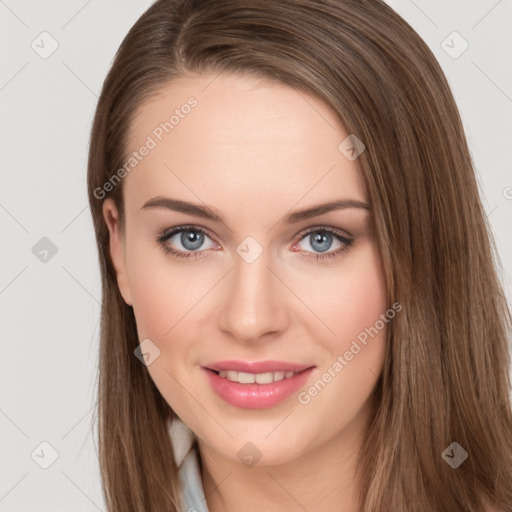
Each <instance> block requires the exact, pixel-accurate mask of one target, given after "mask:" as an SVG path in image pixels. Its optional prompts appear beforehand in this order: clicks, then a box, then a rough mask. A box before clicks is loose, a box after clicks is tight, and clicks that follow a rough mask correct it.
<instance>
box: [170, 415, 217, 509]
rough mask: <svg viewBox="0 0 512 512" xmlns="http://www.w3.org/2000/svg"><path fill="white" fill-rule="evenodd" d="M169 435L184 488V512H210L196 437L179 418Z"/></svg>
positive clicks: (172, 424) (173, 422)
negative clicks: (202, 478)
mask: <svg viewBox="0 0 512 512" xmlns="http://www.w3.org/2000/svg"><path fill="white" fill-rule="evenodd" d="M169 435H170V437H171V441H172V446H173V449H174V461H175V462H176V466H177V467H178V472H179V477H180V480H181V485H182V488H183V506H184V509H183V511H182V512H208V507H207V505H206V498H205V496H204V490H203V484H202V481H201V471H200V468H199V451H198V449H197V442H196V441H197V437H196V435H195V434H194V432H192V430H191V429H190V428H189V427H188V426H187V425H186V424H185V423H184V422H183V421H182V420H181V419H179V418H176V419H174V420H172V421H171V423H170V426H169Z"/></svg>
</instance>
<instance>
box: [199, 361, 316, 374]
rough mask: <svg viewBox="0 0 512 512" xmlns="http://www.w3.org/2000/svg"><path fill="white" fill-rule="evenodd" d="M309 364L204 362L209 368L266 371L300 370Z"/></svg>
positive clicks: (205, 366) (251, 371)
mask: <svg viewBox="0 0 512 512" xmlns="http://www.w3.org/2000/svg"><path fill="white" fill-rule="evenodd" d="M311 366H313V365H311V364H296V363H288V362H286V361H254V362H252V363H251V362H249V361H219V362H216V363H209V364H204V365H203V367H204V368H209V369H210V370H217V371H219V370H233V371H235V372H247V373H266V372H301V371H303V370H306V369H307V368H310V367H311Z"/></svg>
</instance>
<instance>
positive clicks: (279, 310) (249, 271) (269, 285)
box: [219, 243, 286, 341]
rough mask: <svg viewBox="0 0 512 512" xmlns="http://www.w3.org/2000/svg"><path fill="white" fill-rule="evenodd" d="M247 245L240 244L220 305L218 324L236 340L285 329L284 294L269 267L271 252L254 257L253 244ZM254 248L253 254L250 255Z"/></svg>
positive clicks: (258, 336) (257, 337)
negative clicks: (248, 255) (245, 250)
mask: <svg viewBox="0 0 512 512" xmlns="http://www.w3.org/2000/svg"><path fill="white" fill-rule="evenodd" d="M247 247H248V246H247V245H244V244H243V243H242V244H240V246H239V248H238V250H237V253H238V254H237V256H236V258H235V261H234V268H233V271H232V272H230V273H229V277H228V279H227V284H226V286H225V287H224V295H223V297H222V299H221V300H222V303H221V305H220V308H221V311H220V316H219V323H220V325H219V327H220V328H221V329H222V330H224V331H228V332H230V333H231V334H232V335H233V336H234V337H235V338H236V339H237V340H240V341H252V340H257V339H259V338H260V337H262V336H263V335H265V334H267V333H271V332H276V331H280V330H282V329H284V327H285V323H286V311H285V297H283V296H282V291H283V290H281V289H280V288H279V283H278V282H277V281H278V279H277V278H276V277H275V276H274V274H273V273H272V272H271V271H270V270H269V268H268V267H269V266H270V264H271V262H270V257H269V253H268V252H265V251H263V252H261V254H260V255H259V256H257V257H256V258H255V259H253V258H254V247H251V246H250V245H249V251H247V252H246V253H244V251H243V249H244V248H245V249H247ZM251 250H252V251H253V253H252V257H247V254H250V252H251Z"/></svg>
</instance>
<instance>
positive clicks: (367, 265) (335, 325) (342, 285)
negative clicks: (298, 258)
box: [301, 243, 388, 353]
mask: <svg viewBox="0 0 512 512" xmlns="http://www.w3.org/2000/svg"><path fill="white" fill-rule="evenodd" d="M324 270H326V272H324ZM311 282H314V283H315V284H314V286H311V284H309V285H308V287H307V288H306V287H303V289H302V290H301V293H302V296H303V297H304V298H305V299H307V300H306V302H307V304H308V306H309V307H310V309H311V311H312V312H313V313H314V314H315V319H314V322H315V325H316V327H317V329H316V333H317V336H318V333H319V331H318V327H319V323H318V321H319V319H320V320H321V321H322V322H323V323H324V326H325V327H326V328H325V329H322V332H323V333H324V334H323V335H322V339H323V340H325V341H324V343H325V344H326V348H327V349H328V350H329V352H331V353H334V352H336V353H339V351H340V350H345V346H346V345H350V341H351V340H352V339H355V338H356V337H357V336H358V335H359V334H360V333H362V332H365V329H367V328H370V327H371V326H373V325H374V324H375V322H376V321H377V320H378V319H379V318H380V315H381V314H385V313H386V310H387V309H388V304H387V297H386V285H385V278H384V275H383V271H382V266H381V262H380V257H379V254H378V250H377V249H376V248H375V246H374V245H373V244H370V243H369V244H367V245H366V246H365V247H364V248H361V249H360V250H359V251H358V252H357V254H355V253H354V254H352V255H350V256H349V257H348V258H346V259H345V261H343V262H342V264H341V265H340V267H339V269H322V273H321V274H319V273H318V272H317V273H316V275H315V276H314V278H313V279H311V280H309V283H311ZM312 321H313V317H312ZM320 327H321V326H320Z"/></svg>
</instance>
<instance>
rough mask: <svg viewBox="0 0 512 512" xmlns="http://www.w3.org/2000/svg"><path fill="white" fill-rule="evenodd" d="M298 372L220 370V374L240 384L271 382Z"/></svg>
mask: <svg viewBox="0 0 512 512" xmlns="http://www.w3.org/2000/svg"><path fill="white" fill-rule="evenodd" d="M296 373H297V372H266V373H246V372H235V371H234V370H219V375H220V376H221V377H224V378H226V379H228V380H230V381H232V382H240V384H254V383H257V384H270V383H271V382H277V381H279V380H283V379H289V378H290V377H293V376H294V375H296Z"/></svg>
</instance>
